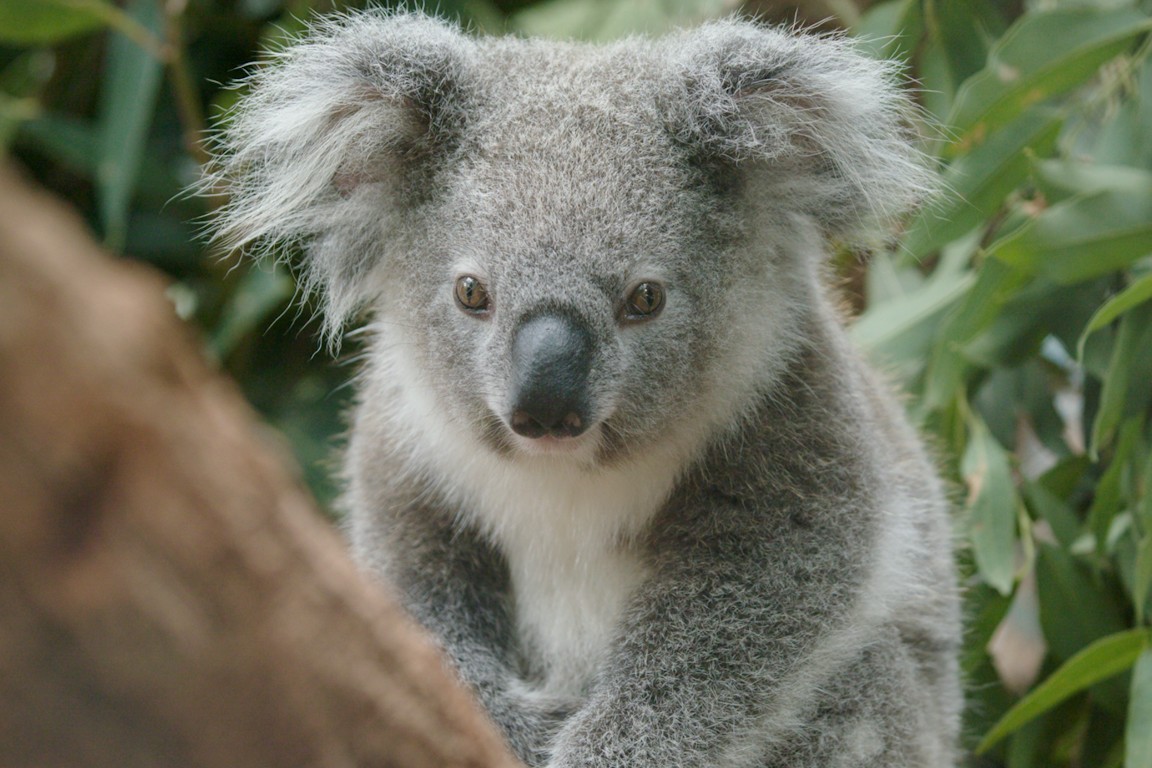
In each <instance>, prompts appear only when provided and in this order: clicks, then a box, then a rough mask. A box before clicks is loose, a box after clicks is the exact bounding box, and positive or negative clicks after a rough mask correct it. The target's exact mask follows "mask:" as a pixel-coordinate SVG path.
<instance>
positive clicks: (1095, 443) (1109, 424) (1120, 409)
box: [1091, 302, 1152, 454]
mask: <svg viewBox="0 0 1152 768" xmlns="http://www.w3.org/2000/svg"><path fill="white" fill-rule="evenodd" d="M1149 350H1152V303H1150V302H1144V303H1142V304H1139V305H1137V306H1135V307H1133V309H1132V310H1131V311H1130V312H1128V313H1127V314H1125V315H1123V316H1122V317H1121V318H1120V329H1119V332H1118V334H1117V336H1116V343H1115V344H1114V345H1113V346H1112V356H1111V358H1110V359H1109V362H1108V373H1107V374H1106V375H1105V377H1104V389H1103V391H1102V392H1101V395H1100V410H1099V411H1098V412H1097V414H1096V421H1095V423H1094V424H1093V425H1092V445H1091V448H1092V452H1093V453H1094V454H1097V453H1099V452H1100V450H1101V449H1103V448H1104V447H1106V446H1107V445H1108V444H1110V443H1111V442H1112V437H1113V435H1114V434H1115V433H1116V428H1117V427H1118V426H1119V424H1120V422H1121V420H1123V419H1124V417H1125V416H1126V415H1137V414H1139V413H1141V412H1142V411H1143V410H1144V408H1145V407H1146V406H1147V404H1148V401H1149V398H1150V397H1152V386H1149V382H1152V354H1149Z"/></svg>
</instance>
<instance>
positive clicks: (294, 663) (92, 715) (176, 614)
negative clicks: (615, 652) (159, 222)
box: [0, 168, 516, 768]
mask: <svg viewBox="0 0 1152 768" xmlns="http://www.w3.org/2000/svg"><path fill="white" fill-rule="evenodd" d="M163 287H164V286H163V282H162V280H161V279H159V278H158V277H157V276H155V275H154V274H152V273H151V272H149V271H147V270H146V269H144V268H142V267H140V266H134V265H130V264H127V263H123V262H116V261H114V260H113V259H111V258H109V257H107V256H105V255H103V254H101V253H100V252H99V250H98V249H97V248H96V247H95V246H94V245H93V244H92V243H91V241H90V240H89V239H88V237H87V235H86V234H85V232H84V231H83V227H82V225H81V224H80V223H79V221H78V220H76V219H75V217H73V216H72V215H71V214H69V213H68V212H66V211H64V210H63V209H62V208H61V207H60V206H59V204H58V203H56V202H55V201H54V200H52V199H50V198H49V197H48V196H47V195H45V194H43V193H36V192H33V191H31V190H30V189H29V188H28V187H27V185H25V184H24V183H23V182H22V181H20V180H19V179H17V178H16V176H15V175H14V174H13V173H12V172H11V171H5V170H4V169H2V168H0V765H3V766H6V767H8V768H16V767H18V766H39V767H41V768H48V767H50V766H92V767H97V768H99V767H100V766H116V768H125V767H131V766H229V767H230V768H231V767H234V766H244V767H245V768H248V767H251V766H411V767H416V766H477V767H479V766H514V765H516V763H515V762H514V761H513V759H512V758H511V757H510V756H509V754H508V753H507V752H506V751H505V749H504V747H503V745H502V743H501V741H500V739H499V737H498V736H497V735H496V733H495V731H494V729H493V728H492V727H491V726H490V725H489V724H488V722H487V720H486V719H485V718H484V717H483V715H482V714H481V713H480V711H479V709H478V708H477V707H476V706H475V705H474V704H473V702H472V700H471V699H470V698H469V696H468V695H467V693H466V692H465V691H464V690H463V689H462V688H461V687H460V686H459V685H458V684H457V683H456V682H455V680H454V678H453V677H452V676H451V674H450V673H449V672H447V671H446V670H445V669H444V667H443V666H442V665H441V660H440V657H439V655H438V653H437V651H436V649H435V648H434V646H433V645H432V644H431V643H430V641H428V640H427V639H426V638H425V637H424V636H423V635H422V634H421V633H420V632H418V631H417V630H416V628H415V627H414V626H413V625H412V624H411V623H410V622H409V621H408V620H407V619H406V617H405V616H403V615H402V614H401V612H400V610H399V609H398V608H397V607H396V605H395V603H394V602H392V601H391V600H389V599H388V598H387V597H386V595H385V594H384V593H383V592H382V590H381V589H379V588H378V587H376V586H375V585H373V584H371V583H369V582H368V581H367V580H366V579H364V578H363V577H362V576H361V575H360V574H359V573H358V572H357V570H356V568H355V566H354V565H353V564H352V563H351V562H350V561H349V559H348V558H347V556H346V555H345V553H344V550H343V546H342V544H341V542H340V541H339V538H338V537H337V536H336V535H335V534H334V533H333V532H332V531H331V530H330V529H329V527H328V526H327V525H326V524H325V523H324V522H323V520H322V519H321V517H320V516H319V515H318V514H317V513H316V512H315V511H314V509H313V507H312V504H311V502H310V501H309V499H308V497H307V495H306V494H305V493H304V492H303V491H302V490H301V488H300V486H299V483H298V481H297V479H296V478H295V477H294V476H293V475H292V474H291V473H289V472H288V471H287V470H285V469H284V464H283V462H282V461H281V460H280V458H281V457H280V456H278V455H277V451H276V450H275V449H274V448H273V447H272V446H271V441H270V440H268V439H267V438H266V437H265V438H262V437H261V436H260V435H259V434H258V433H259V428H258V427H257V426H256V425H255V420H254V418H253V415H252V414H251V413H250V412H249V410H248V409H247V408H246V406H245V405H244V404H243V402H242V401H241V398H240V397H239V395H238V393H237V391H236V389H235V387H234V386H233V385H231V384H230V383H229V382H227V381H226V380H224V379H223V378H222V377H221V376H220V375H218V374H217V373H215V372H213V371H211V370H209V368H208V367H207V366H206V365H205V364H204V363H203V362H202V361H201V359H200V357H199V355H198V353H197V351H196V349H197V347H196V344H195V342H194V340H193V339H192V338H191V334H189V332H188V331H187V330H186V329H185V328H184V327H182V326H181V324H180V323H179V322H178V320H177V319H176V318H175V317H174V315H173V312H172V309H171V307H170V306H169V303H168V302H167V301H166V300H165V299H164V297H163Z"/></svg>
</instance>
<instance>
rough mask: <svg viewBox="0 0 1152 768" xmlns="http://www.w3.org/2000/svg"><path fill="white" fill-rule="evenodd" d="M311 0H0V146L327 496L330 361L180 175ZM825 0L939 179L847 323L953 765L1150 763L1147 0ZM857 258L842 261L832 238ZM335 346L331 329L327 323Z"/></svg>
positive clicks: (713, 9)
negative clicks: (947, 557)
mask: <svg viewBox="0 0 1152 768" xmlns="http://www.w3.org/2000/svg"><path fill="white" fill-rule="evenodd" d="M350 5H355V3H336V2H332V1H327V0H123V1H122V2H118V3H114V2H111V0H0V152H4V153H11V154H14V155H16V156H17V157H18V158H19V159H20V160H21V162H22V163H23V164H24V165H25V166H27V167H28V168H29V169H30V170H31V171H32V173H33V174H34V175H35V176H36V177H37V178H38V179H39V180H40V181H41V182H42V183H44V184H45V185H47V186H48V187H50V188H51V189H53V190H55V191H56V192H58V193H59V194H61V195H62V196H64V197H66V198H68V199H69V200H71V201H72V202H73V204H75V205H76V206H77V208H78V209H79V210H80V211H82V212H83V214H84V215H85V216H86V217H87V218H88V221H89V223H90V226H91V227H92V229H93V231H94V232H96V233H97V234H98V235H99V236H100V237H101V238H103V240H104V242H105V243H106V244H107V245H108V246H109V247H110V248H112V249H114V250H119V251H122V252H124V253H126V254H129V255H130V256H131V257H133V258H136V259H139V260H141V261H145V262H149V263H151V264H153V265H155V266H156V267H158V268H160V269H162V270H164V271H165V272H167V273H168V274H169V275H170V276H171V278H172V281H173V282H172V287H171V289H170V296H171V299H172V301H173V304H174V306H175V307H176V310H177V312H179V313H180V314H181V315H182V316H184V317H186V318H190V319H193V320H194V321H195V322H196V323H198V324H199V325H200V326H201V327H202V328H204V329H205V346H206V349H207V353H208V354H209V355H211V356H213V357H214V358H215V359H217V360H218V361H219V363H220V365H221V366H222V367H223V368H224V369H226V370H227V371H228V372H229V373H230V374H231V375H233V376H234V377H235V378H236V379H237V380H238V381H239V382H240V383H241V386H242V387H243V388H244V391H245V393H246V394H247V396H248V397H249V398H250V400H251V401H252V402H253V404H254V405H255V406H256V407H257V408H258V409H259V410H260V411H261V412H262V413H263V414H264V415H265V416H266V417H267V418H268V420H269V421H270V422H272V423H273V424H274V425H275V426H276V427H277V428H278V429H279V430H280V431H281V432H282V433H283V434H284V435H285V436H286V439H287V441H288V443H289V444H290V446H291V447H292V448H293V449H294V451H295V453H296V455H297V457H298V458H299V460H300V462H301V464H302V465H303V466H304V467H305V473H306V479H307V481H308V482H309V484H310V485H311V486H312V487H313V488H314V489H315V490H316V492H317V494H318V496H319V497H320V498H321V500H322V501H324V502H326V503H330V502H331V500H332V496H333V486H332V484H331V481H330V480H329V479H328V478H329V475H330V474H331V469H332V467H331V464H330V462H329V459H328V457H329V456H330V455H331V453H332V451H333V445H334V442H333V441H334V439H335V438H334V436H335V435H338V434H339V433H340V431H341V413H342V412H343V410H344V409H345V408H346V407H347V405H348V398H349V397H350V394H349V390H348V388H347V387H346V386H345V385H344V382H346V380H347V379H348V378H349V377H350V376H351V373H352V371H351V369H350V368H349V366H341V365H333V364H332V363H331V362H329V361H327V360H326V359H325V358H324V356H323V354H321V351H320V347H319V343H318V341H317V339H316V335H315V334H314V333H312V332H311V330H312V329H309V328H308V327H307V322H305V321H304V318H309V317H311V309H310V308H309V307H307V306H304V307H300V306H299V303H300V302H299V301H298V300H297V298H298V297H296V288H295V283H294V280H293V277H292V275H290V274H288V273H287V272H286V271H284V270H283V268H273V267H271V266H269V265H261V266H250V265H248V264H241V265H238V266H237V265H233V264H230V263H229V262H227V261H225V260H221V259H213V258H209V257H208V256H207V255H206V246H205V245H204V243H203V242H202V240H201V239H200V238H199V236H198V225H197V223H196V222H197V221H198V220H200V219H202V217H203V216H204V214H205V213H206V212H207V206H208V205H210V204H211V201H205V200H203V199H196V198H190V197H189V196H187V195H186V194H185V193H184V190H186V189H187V188H188V187H189V185H190V184H192V183H193V182H194V181H195V180H196V179H197V177H198V168H199V164H200V162H201V161H202V160H203V149H202V146H201V144H200V138H201V137H202V135H203V131H204V130H205V126H206V124H207V123H208V122H210V121H206V119H205V114H209V115H211V114H214V113H217V112H219V111H220V110H221V109H222V108H225V107H227V105H228V104H229V103H230V102H231V101H232V100H233V99H235V98H236V97H237V93H236V92H235V91H231V90H227V89H225V88H223V87H222V84H226V83H228V82H230V81H233V80H235V79H236V78H237V77H238V76H239V75H240V74H241V73H242V69H241V68H242V67H243V66H245V65H247V64H249V63H250V62H252V61H254V60H257V59H258V58H259V54H258V51H259V50H260V49H261V47H263V46H267V45H269V44H272V43H274V42H275V41H276V40H278V39H281V38H283V37H284V36H285V35H286V34H290V33H291V32H292V31H294V30H298V29H299V28H300V27H301V24H302V22H301V19H303V18H307V16H308V15H310V14H311V13H313V12H317V11H319V12H323V11H327V10H332V9H334V8H335V7H337V6H338V7H340V8H345V7H349V6H350ZM734 5H735V4H734V3H733V2H730V1H726V0H663V1H662V2H657V1H655V0H648V1H647V2H614V1H613V0H546V1H545V2H535V1H534V0H441V2H439V3H438V4H436V5H431V6H429V8H428V9H429V10H437V11H438V12H439V13H441V14H443V15H446V16H450V17H453V18H457V19H459V20H461V21H462V22H463V23H464V24H465V25H467V26H468V27H470V28H472V29H475V30H477V31H478V32H481V33H486V32H502V31H519V32H525V33H530V34H541V35H555V36H566V37H567V36H570V37H580V38H584V39H606V38H611V37H616V36H619V35H622V34H625V33H630V32H645V33H658V32H660V31H662V30H664V29H666V28H668V27H670V26H673V25H677V24H689V23H692V22H695V21H698V20H700V19H703V18H706V17H709V16H715V15H718V14H721V13H725V12H728V11H731V10H732V9H733V7H734ZM827 7H828V8H829V9H831V10H833V11H837V10H838V11H839V12H840V13H839V15H840V18H841V19H842V21H843V22H844V23H845V24H850V25H851V26H852V31H853V32H854V33H856V34H858V35H859V36H860V37H861V39H862V40H863V41H864V45H866V46H867V47H868V48H869V50H872V51H874V52H875V54H876V55H880V56H888V57H894V58H898V59H901V60H903V61H905V62H906V64H907V67H908V70H909V72H910V73H911V74H912V75H913V76H914V77H915V78H916V79H917V81H918V83H919V86H920V88H919V92H918V95H919V98H920V101H921V103H922V105H923V107H924V115H925V124H926V126H928V127H926V129H925V134H926V136H928V137H929V138H928V140H927V141H926V147H927V151H928V152H929V153H930V154H931V155H933V156H934V157H936V158H938V160H939V163H940V167H941V169H942V175H943V179H944V182H945V184H944V191H943V192H942V193H941V194H940V195H939V196H938V198H937V199H936V200H935V201H934V202H933V203H932V204H931V205H929V206H927V207H925V208H924V209H923V210H921V211H920V212H919V213H918V214H917V215H916V216H915V217H914V218H913V219H912V220H911V221H910V222H908V224H907V227H906V229H905V230H904V231H903V232H902V233H901V235H900V236H899V238H897V239H896V240H895V241H894V242H893V243H891V244H889V245H888V246H885V247H877V248H876V249H875V251H874V253H873V255H872V258H871V260H870V262H869V264H868V267H867V271H866V273H865V275H864V277H863V281H862V282H861V281H860V280H859V279H856V280H855V283H856V284H859V285H862V286H863V289H862V292H863V296H862V297H861V300H860V301H859V302H858V304H860V305H861V306H863V307H865V308H864V311H863V312H862V314H861V315H860V317H859V319H858V320H857V322H856V323H855V325H854V327H853V334H854V335H855V337H856V340H857V341H858V342H859V343H860V345H861V346H862V347H864V348H865V349H866V350H867V351H868V353H869V354H871V355H872V356H873V358H874V359H875V360H877V361H878V362H879V363H880V364H881V365H882V366H883V367H885V368H886V369H887V370H889V371H890V372H891V373H892V375H893V377H894V378H896V379H898V380H900V381H901V382H902V383H903V385H904V386H905V388H906V389H907V390H908V391H909V392H910V393H911V394H912V396H913V397H912V398H911V400H910V408H911V409H912V411H913V414H914V416H915V417H916V418H917V420H918V421H919V422H920V423H921V424H922V426H923V427H924V429H925V430H926V431H927V432H928V433H929V434H931V435H934V436H935V442H936V445H937V447H938V451H939V454H940V457H941V461H942V464H943V466H944V467H945V469H946V471H947V472H948V473H949V474H950V476H951V480H952V481H953V482H954V484H955V486H956V487H957V488H958V489H964V490H965V491H966V493H962V492H958V494H957V495H958V497H959V496H964V498H963V499H959V503H958V507H960V508H961V509H960V511H959V512H958V526H959V531H960V535H959V536H958V539H959V540H960V541H961V542H962V545H961V550H960V558H961V565H962V568H963V572H964V577H965V587H966V590H965V594H966V599H967V601H968V618H969V635H968V638H967V643H966V651H965V655H964V660H963V664H964V671H965V674H966V676H967V679H968V681H969V684H970V701H971V706H970V707H969V712H968V716H967V723H966V734H967V737H968V739H969V746H970V747H971V748H972V750H973V752H974V754H973V755H972V757H971V759H970V763H971V764H972V765H974V766H976V765H979V766H1005V767H1006V768H1047V767H1049V766H1052V767H1063V766H1068V767H1069V768H1071V767H1074V766H1075V767H1080V766H1083V767H1084V768H1109V767H1110V766H1125V767H1126V768H1152V645H1150V643H1149V639H1150V636H1149V632H1148V623H1149V613H1150V609H1152V494H1150V493H1149V489H1150V486H1152V419H1150V413H1152V69H1150V67H1149V65H1148V63H1147V58H1148V56H1147V53H1148V48H1149V31H1150V30H1152V0H1095V1H1093V0H1067V1H1064V2H1060V1H1057V0H1031V1H1030V2H1024V3H1020V2H996V1H995V0H959V1H948V0H888V2H881V3H877V4H874V5H872V7H870V8H869V9H868V10H867V11H866V12H864V13H863V14H861V13H860V12H859V9H857V8H855V7H854V6H852V5H851V4H850V3H848V2H846V0H840V1H838V2H832V3H828V5H827ZM840 263H841V265H843V266H844V267H845V269H846V271H848V272H851V273H853V277H854V278H859V274H858V273H859V272H860V265H859V264H858V263H856V262H855V261H854V260H853V259H851V258H847V259H841V260H840ZM345 350H346V355H347V356H348V358H349V359H352V358H354V356H355V341H354V339H353V340H351V341H350V342H349V343H348V344H346V345H345Z"/></svg>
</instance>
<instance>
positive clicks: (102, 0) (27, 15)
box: [0, 0, 116, 45]
mask: <svg viewBox="0 0 1152 768" xmlns="http://www.w3.org/2000/svg"><path fill="white" fill-rule="evenodd" d="M115 11H116V8H115V6H113V5H111V4H110V3H108V2H107V1H106V0H4V1H3V2H0V42H6V43H13V44H15V45H47V44H51V43H58V42H60V41H62V40H66V39H68V38H70V37H75V36H76V35H82V34H85V33H87V32H92V31H94V30H97V29H99V28H100V27H102V26H103V25H104V24H105V23H107V19H108V16H109V14H110V13H113V12H115Z"/></svg>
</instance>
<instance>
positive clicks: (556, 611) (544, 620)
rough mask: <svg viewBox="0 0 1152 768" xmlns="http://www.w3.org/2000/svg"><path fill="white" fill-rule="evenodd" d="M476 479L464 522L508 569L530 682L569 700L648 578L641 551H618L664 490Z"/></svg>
mask: <svg viewBox="0 0 1152 768" xmlns="http://www.w3.org/2000/svg"><path fill="white" fill-rule="evenodd" d="M476 479H477V481H478V482H476V483H475V484H474V485H472V486H471V490H472V491H473V493H474V495H473V498H472V502H473V503H472V504H471V505H468V508H469V512H470V513H471V515H472V517H473V521H474V522H475V523H476V524H478V525H479V526H480V527H481V528H482V529H485V530H486V531H487V532H488V534H489V536H490V537H491V539H492V540H493V541H494V542H495V543H496V544H497V546H498V547H499V549H500V551H501V553H502V554H503V555H504V558H505V560H506V562H507V564H508V569H509V575H510V577H511V599H512V603H513V608H514V615H515V619H516V627H515V629H516V633H517V635H518V641H519V646H520V650H521V654H522V656H523V659H524V662H525V667H526V669H527V672H528V674H529V676H530V677H531V681H530V682H533V683H536V684H538V685H540V686H541V687H542V688H543V689H545V690H546V691H547V692H550V693H557V694H571V695H578V694H580V693H581V692H583V690H584V688H585V687H586V684H587V682H588V681H589V680H590V678H591V677H592V676H593V675H594V674H595V672H596V670H597V668H598V667H599V666H600V665H601V664H602V663H603V662H604V660H605V658H606V655H607V653H608V651H609V649H610V646H611V644H612V642H613V640H614V638H615V637H616V636H617V635H618V634H619V632H620V629H621V622H622V621H623V619H624V615H625V612H626V609H627V605H628V603H629V601H630V600H631V599H632V597H633V595H634V594H635V592H636V589H637V587H638V586H639V585H640V584H641V583H642V582H643V581H644V579H645V578H646V576H647V574H648V569H647V566H646V559H645V557H644V555H643V553H642V551H641V550H639V549H638V547H637V546H636V545H633V544H629V543H627V542H630V541H636V540H637V539H639V538H641V532H642V529H643V528H644V527H645V526H646V525H647V522H648V521H649V520H650V519H651V517H652V515H653V514H654V513H655V511H656V509H658V508H659V506H660V505H661V504H662V503H663V500H664V498H665V497H666V494H667V487H668V486H667V485H666V484H664V483H663V482H662V483H660V484H656V483H647V484H646V483H645V482H644V480H645V479H647V478H644V477H637V476H632V477H631V478H628V477H625V476H621V477H615V476H608V475H605V476H594V477H581V476H579V475H573V474H564V473H557V474H555V475H552V476H549V475H548V474H547V473H543V472H531V473H529V472H519V471H507V470H505V472H504V473H502V474H500V473H494V474H492V475H489V476H487V477H485V478H484V479H483V480H482V481H481V479H480V478H476Z"/></svg>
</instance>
